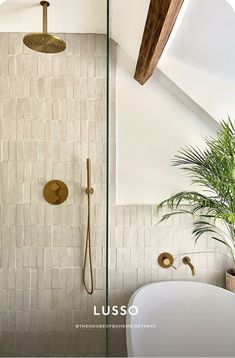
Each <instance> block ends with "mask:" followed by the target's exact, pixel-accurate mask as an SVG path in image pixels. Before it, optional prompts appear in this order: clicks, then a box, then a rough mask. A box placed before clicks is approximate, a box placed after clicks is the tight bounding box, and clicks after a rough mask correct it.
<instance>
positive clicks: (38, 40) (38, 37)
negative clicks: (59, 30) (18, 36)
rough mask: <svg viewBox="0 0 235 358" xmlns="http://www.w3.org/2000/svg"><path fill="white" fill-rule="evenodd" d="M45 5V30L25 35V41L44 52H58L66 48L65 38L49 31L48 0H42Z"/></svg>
mask: <svg viewBox="0 0 235 358" xmlns="http://www.w3.org/2000/svg"><path fill="white" fill-rule="evenodd" d="M40 5H42V7H43V32H42V33H31V34H28V35H26V36H24V39H23V42H24V44H25V45H26V46H27V47H29V48H30V49H31V50H34V51H38V52H43V53H58V52H62V51H64V50H65V49H66V43H65V42H64V40H62V39H60V38H59V37H57V36H54V35H51V34H48V32H47V8H48V7H49V6H50V3H49V2H48V1H41V2H40Z"/></svg>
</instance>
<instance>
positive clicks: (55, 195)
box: [43, 180, 69, 205]
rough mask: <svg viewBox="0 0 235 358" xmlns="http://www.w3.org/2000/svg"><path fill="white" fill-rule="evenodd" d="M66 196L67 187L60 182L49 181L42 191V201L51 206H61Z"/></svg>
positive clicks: (67, 192)
mask: <svg viewBox="0 0 235 358" xmlns="http://www.w3.org/2000/svg"><path fill="white" fill-rule="evenodd" d="M68 194H69V190H68V187H67V185H66V184H65V183H64V182H62V181H61V180H51V181H49V182H48V183H47V184H46V185H45V186H44V189H43V196H44V199H45V200H46V201H47V202H48V203H49V204H52V205H59V204H62V203H63V202H64V201H65V200H66V199H67V197H68Z"/></svg>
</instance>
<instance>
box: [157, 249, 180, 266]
mask: <svg viewBox="0 0 235 358" xmlns="http://www.w3.org/2000/svg"><path fill="white" fill-rule="evenodd" d="M173 263H174V258H173V256H172V255H171V254H169V252H163V253H162V254H160V255H159V256H158V264H159V265H160V266H161V267H162V268H169V267H173V268H174V269H176V267H175V266H173Z"/></svg>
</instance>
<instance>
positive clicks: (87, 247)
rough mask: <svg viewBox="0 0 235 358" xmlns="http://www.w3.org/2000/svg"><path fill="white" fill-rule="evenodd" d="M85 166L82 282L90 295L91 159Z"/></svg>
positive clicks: (92, 288) (92, 191)
mask: <svg viewBox="0 0 235 358" xmlns="http://www.w3.org/2000/svg"><path fill="white" fill-rule="evenodd" d="M86 168H87V188H86V194H87V204H88V209H87V232H86V245H85V256H84V265H83V275H82V278H83V284H84V287H85V290H86V292H87V293H88V294H89V295H92V293H93V291H94V283H93V271H92V255H91V195H92V194H94V189H93V188H92V187H91V160H90V159H87V161H86ZM88 267H89V273H90V288H88V285H87V280H86V270H87V268H88Z"/></svg>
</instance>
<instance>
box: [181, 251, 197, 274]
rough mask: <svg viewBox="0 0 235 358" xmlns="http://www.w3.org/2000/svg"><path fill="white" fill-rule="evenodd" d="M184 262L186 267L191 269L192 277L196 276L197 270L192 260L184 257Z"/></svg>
mask: <svg viewBox="0 0 235 358" xmlns="http://www.w3.org/2000/svg"><path fill="white" fill-rule="evenodd" d="M182 262H183V264H184V265H188V266H189V267H190V269H191V272H192V275H193V276H195V268H194V266H193V264H192V263H191V259H190V257H188V256H185V257H183V259H182Z"/></svg>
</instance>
